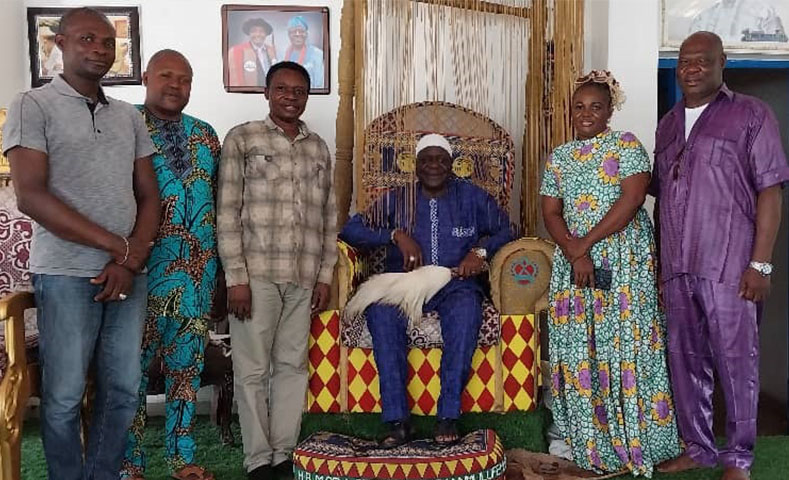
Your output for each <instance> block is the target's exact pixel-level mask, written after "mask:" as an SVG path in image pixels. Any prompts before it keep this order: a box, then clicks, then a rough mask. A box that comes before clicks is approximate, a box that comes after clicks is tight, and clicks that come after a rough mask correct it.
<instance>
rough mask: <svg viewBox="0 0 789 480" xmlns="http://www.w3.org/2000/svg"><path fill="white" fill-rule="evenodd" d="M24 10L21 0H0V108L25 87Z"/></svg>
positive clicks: (25, 47) (5, 105) (6, 105)
mask: <svg viewBox="0 0 789 480" xmlns="http://www.w3.org/2000/svg"><path fill="white" fill-rule="evenodd" d="M24 12H25V10H24V8H23V5H22V0H2V1H0V19H2V25H0V65H2V70H1V71H2V73H0V108H2V107H8V104H9V103H11V100H12V99H13V98H14V95H15V94H16V93H17V92H19V91H20V90H22V89H24V88H25V69H24V63H23V62H24V58H25V56H26V54H25V52H27V46H26V44H25V41H24V38H25V35H26V34H25V21H24V15H25V13H24ZM29 82H30V81H29V80H28V83H29Z"/></svg>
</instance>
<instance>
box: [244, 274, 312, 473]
mask: <svg viewBox="0 0 789 480" xmlns="http://www.w3.org/2000/svg"><path fill="white" fill-rule="evenodd" d="M250 289H251V290H252V315H251V318H250V319H247V320H245V321H240V320H238V319H237V318H235V317H234V316H232V315H231V317H230V341H231V344H232V346H233V376H234V384H235V397H236V400H237V402H238V416H239V421H240V423H241V436H242V441H243V444H244V467H245V468H246V470H247V471H251V470H254V469H255V468H257V467H260V466H262V465H277V464H279V463H282V462H284V461H285V460H288V459H290V457H291V455H292V453H293V448H294V447H295V446H296V442H297V441H298V436H299V429H300V428H301V414H302V411H303V410H304V402H305V399H306V394H307V339H308V337H309V330H310V303H311V300H312V290H307V289H304V288H302V287H300V286H298V285H294V284H292V283H285V284H276V283H272V282H267V281H260V280H254V279H250Z"/></svg>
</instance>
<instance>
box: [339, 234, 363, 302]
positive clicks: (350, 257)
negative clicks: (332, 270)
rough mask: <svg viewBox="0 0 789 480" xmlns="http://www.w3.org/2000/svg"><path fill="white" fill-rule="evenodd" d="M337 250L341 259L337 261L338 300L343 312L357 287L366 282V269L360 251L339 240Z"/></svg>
mask: <svg viewBox="0 0 789 480" xmlns="http://www.w3.org/2000/svg"><path fill="white" fill-rule="evenodd" d="M337 249H338V250H339V258H338V259H337V283H338V287H339V288H338V300H339V307H340V310H342V309H344V308H345V304H346V303H347V302H348V300H349V299H350V298H351V295H352V294H353V292H354V290H356V287H358V286H359V284H361V283H362V282H363V281H364V277H365V275H364V273H363V272H364V271H365V268H364V262H363V260H362V256H361V255H360V254H359V251H358V250H356V249H355V248H353V247H352V246H350V245H348V244H347V243H345V242H343V241H342V240H337Z"/></svg>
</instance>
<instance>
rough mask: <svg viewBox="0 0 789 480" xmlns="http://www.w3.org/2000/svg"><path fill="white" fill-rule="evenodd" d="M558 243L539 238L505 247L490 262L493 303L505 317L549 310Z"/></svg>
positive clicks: (518, 241) (514, 242) (531, 238)
mask: <svg viewBox="0 0 789 480" xmlns="http://www.w3.org/2000/svg"><path fill="white" fill-rule="evenodd" d="M554 248H555V246H554V244H553V243H551V242H549V241H547V240H543V239H541V238H536V237H528V238H520V239H518V240H515V241H512V242H510V243H508V244H506V245H504V246H503V247H502V248H501V249H500V250H499V251H498V252H497V253H496V256H495V257H493V260H492V261H491V263H490V287H491V297H493V298H492V299H493V304H494V305H495V306H496V309H497V310H498V311H499V313H501V314H502V315H526V314H529V313H536V312H540V311H542V310H544V309H546V308H548V288H549V287H550V282H551V267H552V265H553V251H554Z"/></svg>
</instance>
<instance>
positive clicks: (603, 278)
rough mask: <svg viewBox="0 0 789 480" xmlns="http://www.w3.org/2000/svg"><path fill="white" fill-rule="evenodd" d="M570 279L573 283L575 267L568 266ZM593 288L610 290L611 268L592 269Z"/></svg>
mask: <svg viewBox="0 0 789 480" xmlns="http://www.w3.org/2000/svg"><path fill="white" fill-rule="evenodd" d="M570 281H571V282H573V285H575V269H574V268H573V267H572V266H571V267H570ZM594 288H596V289H598V290H611V270H609V269H607V268H595V269H594Z"/></svg>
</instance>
